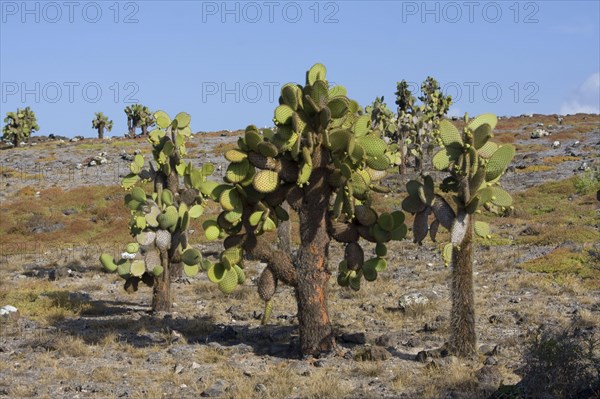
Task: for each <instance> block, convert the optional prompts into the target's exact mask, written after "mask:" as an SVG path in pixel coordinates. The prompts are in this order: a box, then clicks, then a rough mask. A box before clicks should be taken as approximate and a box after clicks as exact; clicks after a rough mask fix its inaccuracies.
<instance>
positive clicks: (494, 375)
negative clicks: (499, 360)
mask: <svg viewBox="0 0 600 399" xmlns="http://www.w3.org/2000/svg"><path fill="white" fill-rule="evenodd" d="M475 378H476V379H477V381H478V382H479V384H480V385H481V386H482V388H485V389H497V388H498V387H499V386H500V383H501V382H502V373H501V372H500V369H499V368H498V366H492V365H489V366H483V367H482V368H480V369H479V370H477V372H476V373H475Z"/></svg>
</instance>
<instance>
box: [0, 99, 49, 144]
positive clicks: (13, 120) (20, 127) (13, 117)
mask: <svg viewBox="0 0 600 399" xmlns="http://www.w3.org/2000/svg"><path fill="white" fill-rule="evenodd" d="M4 123H6V125H4V127H3V128H2V138H3V139H8V140H10V141H11V142H12V144H13V146H15V147H18V146H19V144H20V143H21V142H22V141H27V140H29V136H31V133H33V132H35V131H36V130H40V127H39V126H38V124H37V119H36V117H35V113H34V112H33V111H32V110H31V108H29V107H26V108H25V109H20V108H19V109H17V112H7V113H6V118H4Z"/></svg>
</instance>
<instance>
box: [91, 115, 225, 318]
mask: <svg viewBox="0 0 600 399" xmlns="http://www.w3.org/2000/svg"><path fill="white" fill-rule="evenodd" d="M154 117H155V119H156V123H157V125H158V129H155V130H153V131H152V132H150V134H149V136H148V141H149V142H150V143H151V144H152V155H153V157H154V162H155V164H152V163H149V165H148V168H146V169H144V166H145V160H144V157H143V156H142V155H141V154H138V155H136V156H135V159H134V161H133V162H132V163H131V165H130V169H131V173H130V174H129V175H127V176H126V177H125V178H124V179H123V181H122V186H123V188H125V189H126V190H128V193H127V194H126V195H125V205H126V206H127V207H128V208H129V209H130V210H131V221H130V224H129V227H130V231H131V235H132V236H133V237H135V242H131V243H129V244H127V245H126V246H125V251H126V252H127V253H129V256H126V257H125V258H124V259H120V260H115V259H114V258H113V257H112V256H110V255H108V254H102V255H101V256H100V262H101V263H102V265H103V266H104V268H105V269H106V270H108V271H110V272H117V273H118V274H119V276H121V277H122V278H124V279H125V289H126V290H127V291H136V290H137V288H138V284H139V282H140V281H141V282H144V283H145V284H147V285H148V286H151V287H153V290H154V291H153V297H152V309H153V310H154V311H167V312H168V311H170V310H171V304H172V301H171V292H170V282H171V278H172V277H173V276H176V275H177V274H178V273H180V272H181V270H182V269H183V272H184V273H185V275H187V276H188V277H192V276H194V275H196V274H197V273H198V271H199V268H200V267H202V266H203V264H204V265H206V261H204V260H203V259H202V256H201V254H200V252H199V251H198V250H197V249H195V248H192V247H191V246H190V245H189V244H188V229H189V225H190V221H191V220H192V219H195V218H198V217H200V216H201V215H202V213H203V212H204V206H205V200H206V197H205V195H204V194H202V193H203V192H207V190H208V188H207V186H210V182H208V181H207V179H206V177H207V176H209V175H210V174H211V173H212V172H213V170H214V168H213V166H212V165H210V164H205V165H203V167H202V168H196V167H194V166H193V165H192V163H191V162H190V163H188V164H186V163H185V162H184V161H183V157H184V156H185V155H186V152H185V143H186V141H187V140H188V139H189V137H190V135H191V130H190V126H189V124H190V116H189V115H188V114H186V113H184V112H182V113H179V114H177V116H176V117H175V119H173V120H171V118H169V116H168V115H167V114H166V113H165V112H163V111H158V112H156V113H155V114H154ZM181 178H183V182H184V185H183V187H180V179H181ZM148 181H151V182H153V192H152V193H150V194H148V193H147V192H146V190H145V189H144V183H145V182H148ZM205 268H206V267H205Z"/></svg>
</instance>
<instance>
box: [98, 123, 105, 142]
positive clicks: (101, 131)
mask: <svg viewBox="0 0 600 399" xmlns="http://www.w3.org/2000/svg"><path fill="white" fill-rule="evenodd" d="M98 138H99V139H103V138H104V126H103V125H100V126H98Z"/></svg>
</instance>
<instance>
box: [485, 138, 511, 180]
mask: <svg viewBox="0 0 600 399" xmlns="http://www.w3.org/2000/svg"><path fill="white" fill-rule="evenodd" d="M514 156H515V147H513V146H511V145H503V146H502V147H500V148H498V149H497V150H496V151H495V152H494V153H493V154H492V156H491V157H490V159H489V160H488V163H487V164H486V167H485V171H486V173H485V180H486V181H488V182H489V181H494V180H496V179H497V178H499V177H500V176H501V175H502V174H503V173H504V172H505V171H506V168H507V167H508V164H509V163H510V161H512V159H513V157H514Z"/></svg>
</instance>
